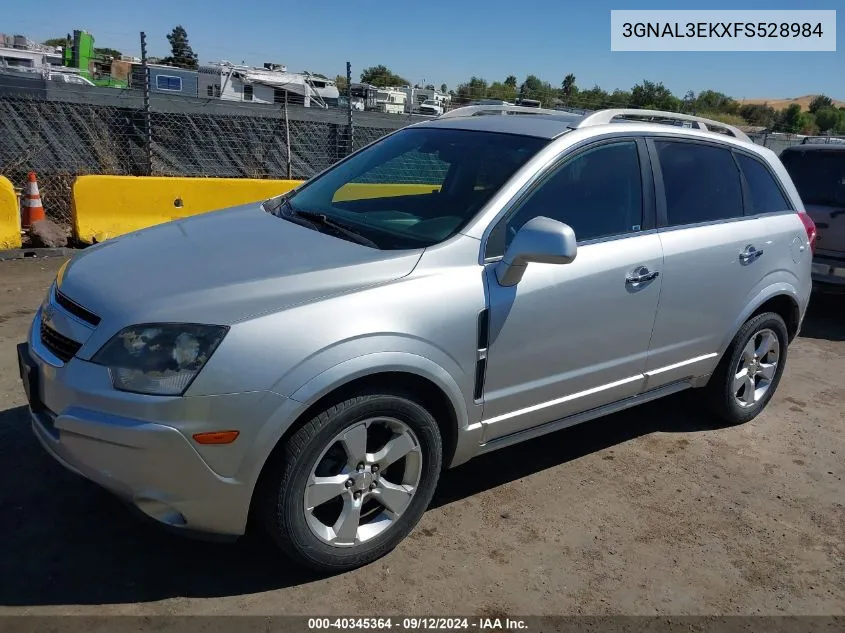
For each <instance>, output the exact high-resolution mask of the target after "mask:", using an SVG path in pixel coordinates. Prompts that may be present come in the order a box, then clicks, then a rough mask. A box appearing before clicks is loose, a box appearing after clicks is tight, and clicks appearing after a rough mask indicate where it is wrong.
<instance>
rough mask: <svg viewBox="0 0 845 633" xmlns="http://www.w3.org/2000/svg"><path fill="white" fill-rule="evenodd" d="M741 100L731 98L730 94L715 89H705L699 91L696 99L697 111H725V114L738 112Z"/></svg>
mask: <svg viewBox="0 0 845 633" xmlns="http://www.w3.org/2000/svg"><path fill="white" fill-rule="evenodd" d="M739 108H740V105H739V102H738V101H736V100H735V99H731V98H730V97H729V96H728V95H726V94H723V93H721V92H716V91H715V90H703V91H701V92H699V93H698V96H697V97H696V99H695V109H696V111H697V112H724V113H725V114H738V113H739Z"/></svg>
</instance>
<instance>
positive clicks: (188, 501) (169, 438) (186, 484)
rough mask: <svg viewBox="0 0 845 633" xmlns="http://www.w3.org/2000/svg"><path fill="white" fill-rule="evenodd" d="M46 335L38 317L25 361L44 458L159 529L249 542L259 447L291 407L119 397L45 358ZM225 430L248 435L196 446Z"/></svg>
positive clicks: (261, 398)
mask: <svg viewBox="0 0 845 633" xmlns="http://www.w3.org/2000/svg"><path fill="white" fill-rule="evenodd" d="M39 327H40V323H39V315H36V318H35V320H34V322H33V327H32V328H31V330H30V334H29V340H28V342H27V343H22V344H20V345H18V358H19V366H20V370H21V379H22V381H23V383H24V390H25V392H26V394H27V400H28V402H29V407H30V412H31V421H32V429H33V432H34V433H35V436H36V437H37V438H38V440H39V441H40V443H41V444H42V446H43V447H44V448H45V450H46V451H47V452H48V453H49V454H50V455H52V456H53V457H54V458H55V459H56V460H57V461H58V462H59V463H61V464H62V465H63V466H65V467H66V468H68V469H70V470H71V471H73V472H76V473H78V474H80V475H82V476H83V477H86V478H87V479H90V480H91V481H93V482H95V483H97V484H99V485H101V486H103V487H104V488H106V489H108V490H110V491H112V492H114V493H115V494H117V495H118V496H120V497H122V498H123V499H124V500H126V501H128V502H129V503H130V504H131V505H132V506H134V507H135V508H137V509H138V510H140V511H141V512H142V513H143V514H144V515H146V516H148V517H150V518H152V519H154V520H156V521H158V522H159V523H162V524H165V525H167V526H170V527H171V528H176V529H181V530H185V531H189V532H200V533H211V534H214V535H228V536H237V535H241V534H243V533H244V531H245V529H246V523H247V516H248V513H249V504H250V498H251V495H252V490H253V487H254V482H255V477H256V475H257V469H256V466H255V464H253V463H251V460H252V459H253V458H254V454H253V452H252V449H253V448H254V440H255V439H256V437H258V434H259V431H260V429H261V427H262V425H263V423H265V422H266V421H267V420H268V419H269V418H270V417H271V416H272V415H273V413H274V412H275V411H277V410H278V408H279V407H280V404H281V403H282V402H284V400H285V399H284V398H282V397H281V396H278V395H276V394H272V393H267V392H252V393H241V394H228V395H221V396H198V397H182V398H176V397H172V398H171V397H151V396H138V395H136V394H127V393H123V392H118V391H115V390H114V389H112V388H111V381H110V378H109V375H108V370H107V369H106V368H104V367H100V366H98V365H94V364H92V363H89V362H86V361H83V360H80V359H78V358H72V359H71V360H70V361H68V362H67V363H60V362H59V363H57V362H56V359H55V358H54V357H51V355H50V354H49V352H46V353H45V352H44V351H43V346H42V345H40V339H39ZM39 350H42V352H41V355H39ZM224 429H237V430H242V432H241V435H240V436H239V437H238V439H236V440H235V442H233V443H232V444H228V445H221V446H202V445H198V444H196V443H195V442H194V441H193V440H192V439H191V435H192V434H194V433H197V432H203V431H215V430H224Z"/></svg>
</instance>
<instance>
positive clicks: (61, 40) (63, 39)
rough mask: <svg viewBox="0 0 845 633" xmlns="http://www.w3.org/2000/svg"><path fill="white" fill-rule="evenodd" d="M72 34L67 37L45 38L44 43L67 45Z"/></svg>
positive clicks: (47, 44)
mask: <svg viewBox="0 0 845 633" xmlns="http://www.w3.org/2000/svg"><path fill="white" fill-rule="evenodd" d="M69 39H70V36H67V37H51V38H50V39H49V40H44V41H43V42H42V44H44V46H62V47H64V46H67V43H68V40H69Z"/></svg>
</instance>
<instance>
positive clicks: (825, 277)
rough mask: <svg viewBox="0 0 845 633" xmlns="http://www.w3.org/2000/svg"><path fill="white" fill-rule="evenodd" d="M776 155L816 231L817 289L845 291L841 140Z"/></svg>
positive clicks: (844, 160)
mask: <svg viewBox="0 0 845 633" xmlns="http://www.w3.org/2000/svg"><path fill="white" fill-rule="evenodd" d="M825 141H827V142H823V143H806V144H801V145H795V146H793V147H789V148H787V149H785V150H784V151H783V152H781V154H780V159H781V161H782V162H783V164H784V166H785V167H786V170H787V171H788V172H789V174H790V176H791V177H792V180H793V182H794V183H795V186H796V187H797V188H798V193H799V194H800V196H801V200H802V202H803V203H804V205H806V208H807V212H808V213H809V214H810V217H811V218H813V221H814V222H815V225H816V228H817V230H818V238H817V240H818V246H817V248H816V253H815V256H814V258H813V281H814V286H815V288H816V289H817V290H820V291H823V292H845V144H843V143H845V139H825Z"/></svg>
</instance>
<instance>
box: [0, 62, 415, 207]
mask: <svg viewBox="0 0 845 633" xmlns="http://www.w3.org/2000/svg"><path fill="white" fill-rule="evenodd" d="M0 79H5V81H2V80H0V175H3V176H6V177H7V178H9V179H10V180H11V181H12V182H13V183H14V184H15V185H16V186H23V184H24V183H25V181H26V175H27V173H28V172H29V171H34V172H36V174H37V176H38V184H39V189H40V192H41V196H42V200H43V202H44V208H45V211H46V213H47V215H48V217H50V218H52V219H54V220H55V221H57V222H60V223H64V224H66V223H68V222H69V220H70V217H71V199H72V196H71V187H72V185H73V181H74V179H75V178H76V177H77V176H80V175H84V174H106V175H131V176H146V175H152V176H188V177H224V178H282V179H295V180H300V179H307V178H309V177H311V176H313V175H314V174H316V173H318V172H320V171H322V170H324V169H325V168H327V167H329V166H330V165H331V164H333V163H335V162H336V161H338V160H339V159H341V158H343V157H344V156H346V155H347V154H348V153H349V152H351V151H352V150H353V149H358V148H360V147H363V146H364V145H366V144H368V143H370V142H372V141H374V140H377V139H378V138H380V137H382V136H384V135H385V134H388V133H390V132H392V131H394V130H396V129H398V128H401V127H404V126H406V125H408V124H410V123H413V122H415V121H418V120H420V119H421V118H420V117H419V116H409V115H404V116H402V115H395V114H387V113H379V112H358V111H353V113H352V124H353V125H352V130H353V132H354V136H353V135H352V134H350V125H349V123H350V116H349V112H348V111H347V110H346V109H344V108H340V107H335V108H317V107H304V106H302V105H288V104H285V103H278V104H247V103H237V102H227V101H224V100H220V99H197V98H184V97H173V96H168V95H160V94H152V95H150V100H149V110H148V112H149V122H150V132H151V134H150V140H149V142H148V141H147V137H146V134H145V113H146V112H147V111H146V110H145V109H144V100H143V96H142V93H141V92H140V91H137V90H117V89H114V88H93V87H86V88H80V87H77V86H66V85H63V84H59V85H53V84H55V83H56V82H49V81H42V82H37V83H36V85H33V83H35V82H33V80H31V79H28V80H26V81H25V82H24V81H21V80H17V82H16V81H15V80H14V79H10V78H9V77H8V76H7V77H5V78H2V76H0Z"/></svg>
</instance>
